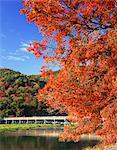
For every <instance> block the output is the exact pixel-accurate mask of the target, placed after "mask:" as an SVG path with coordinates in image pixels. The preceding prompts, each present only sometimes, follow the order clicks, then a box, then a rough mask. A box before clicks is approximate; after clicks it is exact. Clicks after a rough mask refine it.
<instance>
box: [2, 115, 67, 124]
mask: <svg viewBox="0 0 117 150" xmlns="http://www.w3.org/2000/svg"><path fill="white" fill-rule="evenodd" d="M66 118H67V116H34V117H7V118H3V119H2V120H1V121H0V123H3V124H63V125H65V124H68V121H67V120H66Z"/></svg>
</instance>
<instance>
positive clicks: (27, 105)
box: [0, 68, 57, 117]
mask: <svg viewBox="0 0 117 150" xmlns="http://www.w3.org/2000/svg"><path fill="white" fill-rule="evenodd" d="M46 82H47V81H46V80H43V79H42V78H41V77H40V76H39V75H24V74H22V73H20V72H17V71H13V70H10V69H6V68H2V69H0V116H1V117H8V116H38V115H57V112H55V111H54V112H53V111H52V109H51V108H48V107H47V106H45V105H44V103H43V102H38V98H37V93H38V90H39V89H42V88H43V87H44V85H45V84H46ZM47 111H49V113H48V112H47Z"/></svg>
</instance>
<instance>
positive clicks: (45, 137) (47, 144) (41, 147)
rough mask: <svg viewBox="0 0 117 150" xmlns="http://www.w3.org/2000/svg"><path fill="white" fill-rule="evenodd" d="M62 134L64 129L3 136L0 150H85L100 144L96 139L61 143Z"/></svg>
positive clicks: (0, 137) (0, 141) (39, 130)
mask: <svg viewBox="0 0 117 150" xmlns="http://www.w3.org/2000/svg"><path fill="white" fill-rule="evenodd" d="M61 132H62V129H33V130H18V131H15V132H9V133H6V134H1V135H0V150H83V149H84V148H86V147H88V146H94V145H96V144H97V143H98V140H96V139H92V140H91V139H90V140H88V139H83V140H81V141H79V142H77V143H74V142H60V141H59V140H58V135H59V134H60V133H61Z"/></svg>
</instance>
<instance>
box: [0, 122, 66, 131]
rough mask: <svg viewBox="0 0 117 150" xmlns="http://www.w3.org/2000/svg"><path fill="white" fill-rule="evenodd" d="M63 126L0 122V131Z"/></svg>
mask: <svg viewBox="0 0 117 150" xmlns="http://www.w3.org/2000/svg"><path fill="white" fill-rule="evenodd" d="M56 127H63V125H59V124H0V133H6V132H9V131H16V130H19V129H20V130H28V129H38V128H45V129H46V128H56Z"/></svg>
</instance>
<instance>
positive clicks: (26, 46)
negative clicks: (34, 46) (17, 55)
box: [20, 42, 30, 52]
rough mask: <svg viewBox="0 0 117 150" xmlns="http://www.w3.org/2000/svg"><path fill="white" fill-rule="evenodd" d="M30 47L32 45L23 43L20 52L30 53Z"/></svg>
mask: <svg viewBox="0 0 117 150" xmlns="http://www.w3.org/2000/svg"><path fill="white" fill-rule="evenodd" d="M29 46H30V43H25V42H21V45H20V50H21V51H24V52H28V50H27V48H28V47H29Z"/></svg>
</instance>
